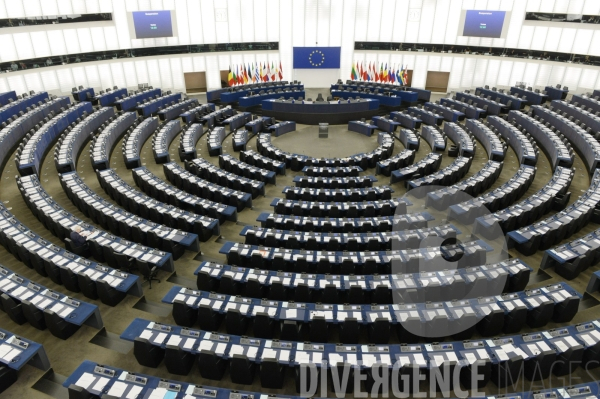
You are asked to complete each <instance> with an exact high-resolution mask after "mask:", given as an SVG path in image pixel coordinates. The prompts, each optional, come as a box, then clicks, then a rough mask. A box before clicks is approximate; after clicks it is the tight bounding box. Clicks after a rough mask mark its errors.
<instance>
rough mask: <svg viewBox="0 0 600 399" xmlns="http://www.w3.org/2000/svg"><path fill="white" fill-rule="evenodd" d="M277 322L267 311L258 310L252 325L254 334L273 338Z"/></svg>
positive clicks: (259, 336)
mask: <svg viewBox="0 0 600 399" xmlns="http://www.w3.org/2000/svg"><path fill="white" fill-rule="evenodd" d="M275 323H276V322H275V320H273V319H272V318H271V317H269V315H268V314H267V313H266V312H258V313H257V314H256V317H255V318H254V324H253V326H252V328H253V331H254V336H255V337H257V338H265V339H272V338H273V332H274V331H275V327H276V326H275Z"/></svg>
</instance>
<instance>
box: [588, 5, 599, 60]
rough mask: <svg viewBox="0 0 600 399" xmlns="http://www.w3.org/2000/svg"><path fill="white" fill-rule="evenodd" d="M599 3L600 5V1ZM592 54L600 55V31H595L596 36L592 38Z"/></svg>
mask: <svg viewBox="0 0 600 399" xmlns="http://www.w3.org/2000/svg"><path fill="white" fill-rule="evenodd" d="M598 3H600V1H599V2H598ZM590 54H591V55H600V30H597V31H594V36H592V40H591V42H590Z"/></svg>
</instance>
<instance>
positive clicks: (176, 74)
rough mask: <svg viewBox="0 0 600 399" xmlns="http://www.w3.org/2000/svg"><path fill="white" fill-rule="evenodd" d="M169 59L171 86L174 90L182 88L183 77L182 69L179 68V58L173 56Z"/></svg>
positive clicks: (183, 86) (183, 87)
mask: <svg viewBox="0 0 600 399" xmlns="http://www.w3.org/2000/svg"><path fill="white" fill-rule="evenodd" d="M170 61H171V77H172V79H173V82H172V86H171V87H173V89H174V90H184V89H185V80H184V79H183V71H182V69H181V58H179V57H173V58H171V59H170Z"/></svg>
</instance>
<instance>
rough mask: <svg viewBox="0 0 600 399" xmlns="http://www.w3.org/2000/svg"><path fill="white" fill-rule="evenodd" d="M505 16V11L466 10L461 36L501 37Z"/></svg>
mask: <svg viewBox="0 0 600 399" xmlns="http://www.w3.org/2000/svg"><path fill="white" fill-rule="evenodd" d="M505 18H506V11H497V10H466V13H465V16H464V21H465V23H464V25H463V31H462V36H472V37H490V38H500V37H503V35H502V33H503V32H502V31H503V28H504V20H505Z"/></svg>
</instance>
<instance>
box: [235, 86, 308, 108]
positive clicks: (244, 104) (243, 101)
mask: <svg viewBox="0 0 600 399" xmlns="http://www.w3.org/2000/svg"><path fill="white" fill-rule="evenodd" d="M299 97H301V98H305V97H306V92H305V91H304V90H296V89H294V90H286V91H283V92H276V93H266V94H257V93H255V94H253V95H251V96H249V95H248V96H244V97H240V99H239V101H238V105H239V109H240V110H241V111H245V110H247V109H248V108H251V107H258V106H259V105H261V103H262V102H263V100H270V99H281V98H284V99H286V100H287V99H289V98H299Z"/></svg>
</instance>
